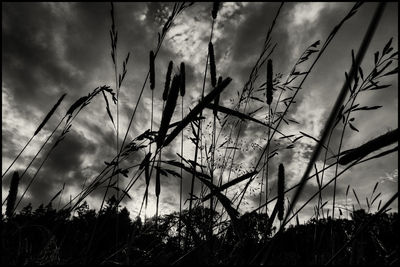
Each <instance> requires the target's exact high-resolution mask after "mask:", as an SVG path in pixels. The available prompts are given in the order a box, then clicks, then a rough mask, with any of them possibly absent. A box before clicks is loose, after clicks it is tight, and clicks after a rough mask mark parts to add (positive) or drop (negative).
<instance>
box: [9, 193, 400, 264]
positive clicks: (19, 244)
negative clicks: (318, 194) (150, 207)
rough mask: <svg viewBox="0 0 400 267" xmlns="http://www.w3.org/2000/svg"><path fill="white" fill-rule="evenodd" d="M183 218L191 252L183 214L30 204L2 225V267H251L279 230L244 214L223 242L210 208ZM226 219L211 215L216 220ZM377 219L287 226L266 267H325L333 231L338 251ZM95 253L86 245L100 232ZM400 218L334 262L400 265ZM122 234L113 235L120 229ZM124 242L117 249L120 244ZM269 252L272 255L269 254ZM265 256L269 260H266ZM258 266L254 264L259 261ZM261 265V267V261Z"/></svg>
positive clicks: (361, 214) (383, 222) (359, 215)
mask: <svg viewBox="0 0 400 267" xmlns="http://www.w3.org/2000/svg"><path fill="white" fill-rule="evenodd" d="M188 215H189V214H188V211H187V210H185V211H182V229H181V230H182V233H185V232H186V231H188V232H189V236H190V238H189V241H188V244H187V247H186V250H184V248H183V244H182V243H181V244H180V243H179V239H178V225H179V224H178V221H179V213H172V214H168V215H163V216H160V217H159V218H158V223H157V225H156V222H155V218H150V219H148V220H147V221H146V222H145V223H143V222H142V221H141V219H140V218H139V217H137V218H136V219H135V220H131V219H130V217H129V212H128V210H127V209H126V208H122V209H117V205H116V199H115V198H113V197H112V198H110V199H109V200H108V202H107V205H106V207H105V209H103V210H102V211H101V212H100V213H96V212H95V210H92V209H89V206H88V205H87V204H86V202H85V203H83V204H82V205H81V206H80V207H79V208H78V209H77V210H76V212H74V213H73V214H70V213H69V212H68V211H66V210H61V211H56V210H55V209H53V207H52V206H51V203H50V204H49V205H47V206H43V205H40V206H39V207H38V208H37V209H36V210H35V211H32V207H31V205H30V204H29V205H28V206H26V207H25V208H24V209H22V210H21V212H20V213H18V214H16V215H15V216H14V217H12V218H5V217H3V218H2V226H3V227H2V265H10V264H11V265H22V264H35V265H36V264H37V265H39V264H40V265H41V264H126V263H128V262H129V264H131V265H157V264H172V263H175V262H176V264H178V265H193V264H196V265H198V264H204V265H215V264H223V265H227V264H229V265H230V264H248V263H250V262H252V261H253V260H254V259H256V255H257V253H259V252H261V253H264V252H263V250H262V249H263V248H265V245H268V244H269V243H271V240H272V238H273V234H274V232H275V230H276V229H275V227H272V229H266V225H268V224H267V222H268V219H269V218H268V216H267V215H266V214H259V213H246V214H244V215H242V216H241V217H240V218H239V225H240V227H241V228H242V229H241V232H242V235H241V236H240V237H239V236H238V235H237V234H236V233H235V231H234V230H233V227H232V225H230V224H229V223H226V222H224V223H222V225H221V229H226V231H224V234H221V235H213V236H211V237H210V236H209V235H208V231H209V228H208V224H207V223H206V221H205V220H208V219H209V218H210V215H211V214H210V210H209V209H208V208H202V207H198V208H196V209H193V210H192V212H191V217H189V216H188ZM219 216H220V214H218V213H217V212H216V211H213V214H212V217H213V218H214V219H215V220H218V218H219ZM370 216H374V215H372V214H368V213H366V212H365V211H364V210H358V211H355V212H353V214H352V220H346V219H336V220H331V219H330V218H328V219H320V220H318V221H317V220H315V219H313V220H311V221H309V222H307V223H306V224H304V225H297V226H289V227H288V228H287V229H286V230H285V231H283V232H282V233H281V234H280V235H279V237H278V238H274V239H273V240H274V241H273V242H274V244H273V246H271V247H272V251H270V252H269V257H268V258H267V263H268V264H323V263H325V262H326V261H327V260H328V259H329V258H330V256H331V251H330V247H329V246H326V244H328V242H331V240H330V229H331V227H332V229H333V231H334V235H335V243H336V244H335V245H336V247H341V246H342V245H343V244H345V242H346V241H347V240H348V239H349V238H350V237H351V235H352V234H353V233H354V231H355V229H357V228H358V227H359V226H360V225H361V224H362V223H363V222H365V221H366V220H367V219H368V218H369V217H370ZM96 220H98V222H97V223H98V227H100V229H103V230H99V231H97V232H96V234H95V235H94V240H93V243H92V246H91V247H90V251H88V249H87V248H88V244H89V240H90V237H91V233H92V230H93V228H94V225H95V224H96ZM398 223H399V222H398V214H397V213H395V214H386V213H384V214H381V215H380V216H379V218H378V219H377V220H375V221H374V223H373V224H372V225H369V226H368V227H367V229H366V230H365V231H364V232H363V233H362V234H361V236H359V238H357V239H355V241H354V242H353V243H352V244H351V245H350V246H349V247H348V248H347V249H346V250H345V252H343V253H342V254H341V255H340V256H339V257H338V258H337V260H336V262H335V263H336V264H385V265H388V264H391V263H392V262H393V261H394V260H396V259H397V258H398V256H399V255H398V249H399V244H398V241H396V239H395V238H393V237H394V236H398V229H399V225H398ZM116 224H118V232H116V231H114V230H110V229H116V227H115V226H116ZM116 235H118V240H119V243H118V244H116V243H115V242H114V241H113V240H116V237H117V236H116ZM265 253H266V252H265ZM265 253H264V254H265ZM253 263H254V262H253ZM255 263H257V262H255Z"/></svg>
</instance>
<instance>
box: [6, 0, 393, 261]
mask: <svg viewBox="0 0 400 267" xmlns="http://www.w3.org/2000/svg"><path fill="white" fill-rule="evenodd" d="M194 4H196V3H186V2H180V3H175V4H172V3H171V6H172V8H171V9H170V14H169V15H168V17H167V19H166V21H165V22H164V24H163V25H162V28H161V30H160V31H159V32H158V36H157V43H156V44H155V48H154V49H149V51H148V69H146V72H147V74H146V75H145V76H144V77H142V84H143V85H142V87H141V88H139V89H138V90H137V94H136V96H137V100H136V103H130V105H131V108H132V113H131V114H121V111H122V110H123V109H122V108H121V107H120V97H121V94H120V90H121V89H122V88H123V85H125V84H124V83H126V77H127V75H129V74H130V73H129V70H128V63H130V64H135V62H133V63H131V61H132V60H134V59H132V56H131V54H130V53H127V54H126V55H124V57H123V60H122V62H120V61H119V59H120V57H118V53H120V51H119V50H118V47H119V46H118V45H119V42H120V41H121V38H124V36H119V35H118V27H117V26H118V25H117V24H116V20H117V19H116V16H117V15H118V12H116V10H118V4H113V3H111V5H110V17H109V18H108V19H109V21H110V29H109V35H110V36H109V38H110V44H111V45H110V61H112V64H113V67H114V68H113V69H112V70H110V71H111V72H112V74H113V77H114V78H115V83H114V84H112V85H111V84H110V85H101V86H98V87H96V88H95V89H94V90H93V91H91V92H90V93H89V94H88V95H82V96H81V97H80V98H78V99H76V100H75V101H74V102H73V103H72V104H71V105H70V106H69V108H68V110H67V112H66V113H65V115H63V116H62V118H61V120H60V121H59V122H58V124H56V127H55V128H54V129H52V130H51V133H50V134H49V135H48V136H47V137H46V139H45V140H44V142H43V143H42V144H41V147H40V149H39V151H37V153H36V154H35V156H34V157H33V158H32V159H31V161H30V162H29V163H28V164H27V166H26V167H25V168H24V169H22V170H16V169H15V168H13V167H14V164H15V163H16V162H17V161H18V159H19V158H20V156H21V155H23V153H24V151H25V150H26V149H27V148H28V147H29V145H30V144H31V142H32V140H34V139H35V137H36V138H37V136H38V134H39V133H40V132H41V131H42V130H43V129H44V128H46V127H47V125H48V122H49V121H50V120H51V119H53V118H54V114H55V113H56V112H58V111H59V107H60V105H61V103H64V102H65V97H66V95H67V93H64V94H62V95H61V96H60V98H59V99H57V100H56V102H55V104H54V106H53V107H52V108H51V109H50V111H49V112H48V113H47V115H46V116H45V117H44V118H43V120H42V122H41V123H40V124H39V125H38V127H37V128H36V130H35V132H34V133H33V134H32V136H31V138H30V139H29V140H28V141H27V142H25V141H21V144H22V143H23V142H25V143H24V144H23V145H21V149H20V151H19V153H18V154H17V155H16V156H15V158H14V160H13V161H12V162H11V164H10V165H8V166H6V168H4V167H3V174H2V181H3V182H4V181H6V180H7V179H8V183H9V189H8V194H7V195H6V196H4V195H3V198H2V265H31V264H33V265H48V264H51V265H55V264H56V265H58V264H67V265H69V264H82V265H87V264H116V265H121V264H122V265H161V264H168V265H169V264H171V265H187V264H194V265H198V264H201V265H228V264H233V265H242V264H251V265H263V264H266V265H268V264H272V265H276V264H284V265H298V264H307V265H315V264H329V265H330V264H334V265H336V264H340V265H343V264H345V265H359V264H380V265H394V264H396V263H398V259H399V243H398V241H397V240H395V238H393V237H394V236H398V229H399V221H398V212H397V210H392V208H391V205H392V204H393V203H394V202H395V201H396V200H397V198H398V192H396V193H395V194H393V195H392V196H391V197H390V198H389V199H385V200H384V201H382V192H381V191H380V186H379V185H380V184H379V181H378V180H377V181H376V183H374V186H373V187H372V188H371V189H370V190H371V191H370V192H371V193H370V194H369V193H368V197H366V199H365V200H364V199H360V198H359V197H358V193H357V188H354V187H351V186H350V184H349V182H348V181H345V180H341V179H340V178H342V177H343V176H345V175H346V174H348V173H349V172H351V171H352V170H353V169H354V167H356V166H363V164H368V163H370V162H371V161H374V160H375V161H376V160H379V159H382V158H385V157H387V156H388V155H390V154H392V153H396V154H397V151H398V146H397V142H398V136H399V132H398V128H396V129H390V130H388V131H387V130H386V131H385V130H384V129H382V131H381V133H380V135H379V136H376V137H374V138H371V139H370V140H368V141H366V142H363V144H361V145H359V146H353V147H351V148H349V147H344V145H343V144H344V142H345V138H346V136H347V135H348V133H349V132H351V133H352V134H353V133H354V134H357V133H358V132H359V131H360V130H359V129H358V128H357V126H356V125H357V124H356V123H355V122H356V118H357V116H358V114H360V113H364V112H366V113H372V112H374V111H376V110H379V109H381V108H382V106H381V105H372V106H371V105H366V104H363V102H362V97H363V95H364V94H366V93H368V92H371V91H373V92H380V93H382V94H384V93H385V90H395V89H394V87H393V86H392V84H389V83H387V78H388V77H395V76H396V75H398V66H397V61H398V51H396V50H395V48H394V47H393V38H391V39H389V40H385V45H384V46H383V47H381V49H380V50H378V51H374V53H373V55H370V54H368V53H367V51H368V47H369V44H370V43H371V40H372V39H373V38H374V34H375V31H376V29H377V27H378V25H379V22H380V20H381V18H382V14H383V11H384V9H385V5H386V4H385V3H380V4H377V6H376V10H374V13H373V16H372V17H371V18H369V24H368V25H363V27H362V30H363V32H364V33H363V34H364V37H363V39H362V41H361V43H360V44H359V47H356V48H348V50H349V58H351V66H349V67H347V68H348V69H346V70H343V79H342V80H340V81H338V86H340V88H341V89H340V91H339V94H338V95H337V96H335V98H334V99H333V100H332V101H333V106H332V108H331V110H330V111H329V114H328V117H327V118H326V120H325V121H324V125H323V129H322V131H321V132H320V134H319V135H318V136H311V135H310V134H308V133H306V132H303V131H299V132H298V133H296V134H287V133H285V130H286V128H285V126H289V125H293V124H294V125H296V124H300V123H301V122H298V121H296V119H295V118H293V116H291V115H289V113H290V111H291V109H293V108H294V107H293V106H294V105H296V100H297V98H298V97H299V95H301V94H303V92H304V91H305V90H307V88H305V87H304V84H305V82H306V80H307V79H308V78H309V77H310V76H312V75H313V74H314V73H315V72H316V70H317V68H318V67H319V65H318V64H317V63H318V62H319V60H320V58H322V57H324V56H325V53H326V51H327V50H328V48H329V46H330V44H331V42H332V40H334V39H335V37H336V36H337V35H338V34H339V33H340V32H341V31H342V30H343V28H345V27H346V25H347V23H348V22H349V21H351V19H352V18H353V17H354V16H357V12H358V11H359V9H361V8H362V7H363V3H360V2H357V3H354V5H353V6H352V7H351V8H350V10H348V11H347V13H346V15H345V16H344V17H343V18H338V21H337V24H336V26H335V27H333V28H332V29H331V30H330V32H328V33H327V37H326V39H324V40H317V41H310V44H309V46H308V47H305V49H304V52H302V53H301V55H300V57H299V58H298V60H297V62H296V63H295V64H294V65H293V66H290V67H288V69H290V72H289V73H288V75H285V76H284V75H282V74H281V73H280V70H279V69H277V68H276V65H277V64H276V62H275V61H276V60H278V58H279V57H277V56H275V55H274V52H275V51H276V47H277V44H276V43H275V41H274V40H273V38H272V33H273V32H274V30H276V25H277V23H279V19H280V15H281V12H283V10H284V9H285V4H284V3H281V4H280V6H279V8H278V9H277V11H276V14H275V17H274V18H273V20H272V23H271V25H269V28H268V31H267V33H266V35H265V37H264V42H263V44H262V47H261V51H260V54H259V56H258V58H257V59H256V61H255V62H254V65H252V67H251V68H250V69H251V71H250V73H249V77H248V80H247V81H246V82H245V83H244V84H243V85H242V89H241V91H238V92H237V99H235V100H232V101H224V100H226V99H224V92H226V91H228V90H230V89H231V88H230V87H232V81H234V80H235V77H230V76H226V77H223V76H222V75H219V73H220V71H219V70H218V69H219V66H218V64H217V61H216V52H217V51H219V50H217V49H216V46H217V45H218V43H214V42H213V36H214V25H215V23H216V21H217V20H218V14H219V13H218V12H219V11H220V9H221V6H222V5H223V4H224V3H223V2H214V3H208V4H209V9H210V13H209V20H210V21H211V28H210V33H209V36H207V38H208V40H209V41H208V50H207V51H208V53H207V57H206V58H205V59H204V62H205V64H204V76H203V77H200V78H201V79H202V81H203V82H202V85H201V88H202V90H201V93H200V95H199V99H197V101H196V102H195V103H188V101H187V100H186V101H187V102H185V95H187V93H188V92H190V90H191V88H190V87H189V86H187V70H188V69H189V68H191V67H192V66H190V65H191V62H177V61H176V60H174V59H173V58H171V59H170V61H169V64H168V66H160V65H157V56H158V55H159V52H160V49H161V47H162V46H163V44H164V43H165V39H166V38H167V36H168V33H169V31H170V29H172V28H173V27H174V21H175V20H176V18H177V17H179V16H180V15H181V14H182V13H184V12H185V11H186V10H188V9H190V8H192V7H193V5H194ZM386 8H387V7H386ZM396 37H397V36H396ZM133 53H134V51H133ZM365 61H368V66H371V67H363V65H362V63H364V62H365ZM344 68H345V67H344ZM156 69H162V73H163V74H165V76H163V77H162V79H163V80H164V81H165V83H164V84H162V85H160V84H156V80H158V79H159V77H156V75H158V74H159V72H157V71H156ZM164 77H165V78H164ZM157 90H158V91H159V92H161V91H162V99H155V97H156V96H155V93H154V92H155V91H157ZM144 95H151V103H150V105H151V106H150V107H149V110H151V112H150V113H149V114H148V118H147V120H148V122H149V124H150V127H149V128H146V129H142V130H143V131H142V132H141V133H140V134H138V135H137V136H135V137H134V138H131V133H132V127H133V125H134V124H135V118H137V116H138V114H137V112H138V108H139V107H140V105H141V104H143V103H141V101H143V97H144ZM157 95H158V94H157ZM95 99H96V100H97V99H101V101H102V102H101V103H102V105H103V111H104V112H105V113H106V114H107V118H108V120H109V121H108V122H110V123H111V124H112V126H113V129H114V134H115V135H114V137H113V138H115V153H114V155H113V158H110V159H109V160H106V161H104V166H103V169H102V170H101V171H99V172H98V173H96V174H95V175H94V176H90V177H85V181H82V188H81V190H80V192H79V193H78V194H76V195H75V196H70V199H69V201H67V202H61V198H62V196H63V194H64V189H65V185H66V184H65V183H64V184H63V186H62V188H61V189H60V190H59V191H57V193H56V194H55V195H54V196H53V197H52V198H51V199H49V200H48V202H47V203H43V204H42V205H40V206H39V207H37V208H35V209H34V208H33V207H32V205H31V204H29V205H27V206H25V207H21V203H23V200H24V197H25V198H26V194H27V193H28V194H29V189H30V188H31V186H32V184H34V183H35V182H37V180H36V179H38V177H40V170H41V168H42V167H43V166H44V165H45V164H46V163H48V160H49V159H50V158H51V157H52V156H53V154H54V151H56V150H57V149H58V148H59V146H60V143H62V142H63V141H64V139H66V138H69V136H70V135H71V134H70V133H71V132H72V131H74V127H73V126H74V122H75V121H76V118H77V116H78V115H79V114H80V113H81V112H84V111H85V110H87V109H90V107H91V102H92V101H94V100H95ZM186 99H187V96H186ZM63 101H64V102H63ZM160 101H162V102H161V103H162V107H161V106H159V105H157V104H156V103H160ZM228 102H229V103H230V105H227V103H228ZM189 105H190V107H189ZM157 112H158V115H160V116H156V115H157V114H156V113H157ZM123 115H127V116H128V118H129V119H128V126H127V129H123V128H122V127H121V117H122V116H123ZM158 117H160V120H159V121H156V118H158ZM357 123H358V121H357ZM249 125H256V126H257V127H262V129H263V134H264V136H263V139H262V140H263V142H262V143H260V142H255V143H251V144H249V143H248V142H246V141H244V140H245V139H246V138H248V136H247V137H246V136H245V133H248V131H246V129H248V127H249ZM373 127H379V126H375V125H374V126H373ZM250 138H251V137H250ZM301 139H309V140H311V141H312V144H313V147H312V151H311V152H310V153H309V158H308V162H307V165H306V168H305V170H304V172H302V173H299V174H298V176H299V177H298V179H297V180H296V183H295V184H292V183H291V184H290V185H288V183H287V179H288V177H287V176H288V171H290V170H288V164H287V163H286V162H282V161H280V160H279V159H280V158H279V155H280V154H283V153H289V154H290V153H294V152H292V151H293V149H294V148H295V147H296V146H297V145H298V144H299V142H300V141H299V140H301ZM334 140H338V141H339V142H338V144H333V141H334ZM185 142H186V143H188V142H189V144H190V146H191V147H193V153H192V154H189V153H188V152H186V153H185V151H184V147H186V146H184V143H185ZM243 144H246V145H247V146H248V147H244V146H243ZM46 145H47V146H46ZM45 147H46V149H44V148H45ZM171 151H173V153H171ZM171 155H173V156H172V157H171ZM245 157H251V158H253V159H254V160H253V162H252V164H250V165H246V164H242V161H243V159H244V158H245ZM132 159H134V160H132ZM35 160H36V161H35ZM38 161H40V163H38ZM317 161H322V162H323V165H322V167H321V166H320V165H318V166H317ZM33 163H36V164H39V165H38V166H39V167H37V168H36V169H35V170H34V172H33V174H32V175H29V177H28V175H27V173H28V170H30V167H31V166H32V164H33ZM331 174H333V175H331ZM23 178H25V179H28V181H27V182H26V185H27V186H25V187H21V186H20V181H21V180H22V179H23ZM40 179H41V178H40ZM166 179H178V181H179V183H178V186H177V187H176V188H175V194H176V195H177V196H178V195H179V197H177V198H178V199H179V201H178V202H177V203H176V207H177V210H178V211H176V212H171V213H168V214H166V213H165V212H163V211H162V209H161V208H160V205H161V204H162V203H160V201H162V197H161V196H162V194H163V185H164V186H165V182H163V181H165V180H166ZM184 179H187V181H183V180H184ZM141 181H142V182H143V184H144V186H143V187H142V188H143V189H144V190H139V189H138V184H139V182H141ZM311 181H313V182H314V183H316V185H317V190H316V191H315V192H314V193H312V194H310V195H308V194H307V196H306V198H307V199H306V201H299V200H300V198H301V197H303V198H304V195H305V187H306V184H307V183H310V182H311ZM184 182H187V183H189V184H190V190H189V192H188V194H185V192H184V190H183V183H184ZM340 183H342V184H345V185H347V188H346V190H345V193H344V199H345V202H346V203H345V204H343V203H342V202H339V201H338V200H337V199H338V195H337V194H339V193H340V194H342V193H341V192H339V190H337V187H338V186H339V184H340ZM153 186H154V187H153ZM328 188H329V189H330V190H332V192H333V194H328V193H326V189H328ZM324 190H325V191H324ZM99 191H100V192H102V193H103V197H102V199H101V201H100V203H99V204H100V205H99V208H98V209H94V208H91V207H89V205H88V202H87V199H88V198H89V196H91V194H93V193H94V192H99ZM249 191H252V193H253V195H254V198H255V199H257V201H258V203H259V205H258V207H256V208H255V209H253V210H246V211H245V212H243V210H241V209H240V207H241V205H242V206H243V204H244V202H245V201H246V200H245V196H246V194H249ZM153 196H154V198H152V197H153ZM341 197H343V195H341ZM350 198H352V199H355V200H356V202H355V203H354V202H351V203H347V200H348V199H350ZM126 199H130V200H135V201H136V202H138V203H140V209H139V211H138V213H137V214H132V213H131V212H129V211H128V209H127V207H125V206H123V205H122V204H123V203H124V202H123V201H124V200H126ZM153 200H154V201H153ZM152 202H155V214H151V213H150V212H149V207H148V206H149V205H151V204H152ZM178 207H179V208H178ZM304 209H311V210H312V211H313V215H312V216H311V217H310V218H308V219H307V221H304V222H301V221H300V219H299V214H301V212H302V211H303V210H304Z"/></svg>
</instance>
